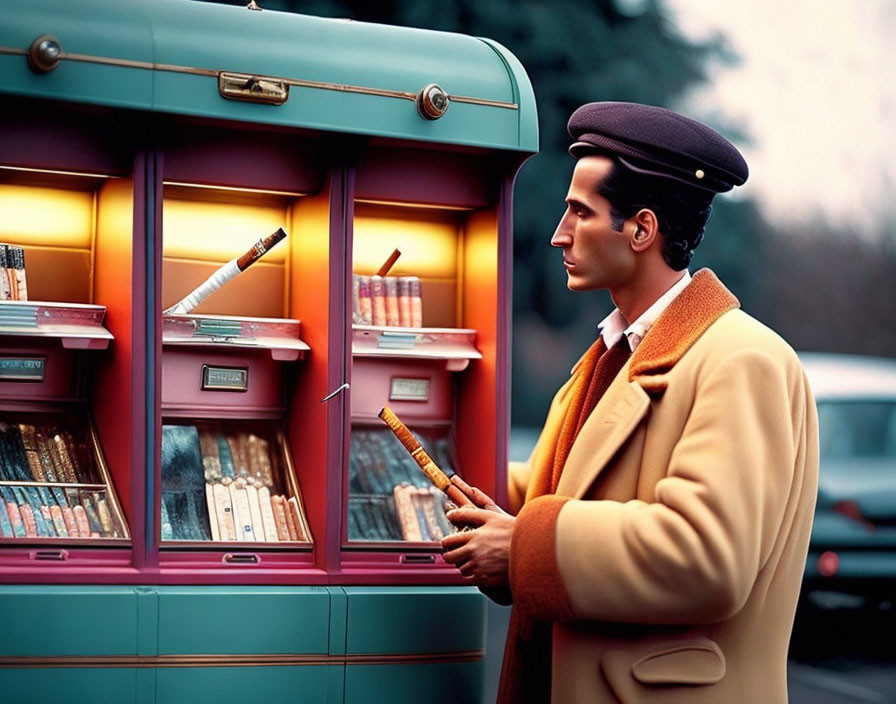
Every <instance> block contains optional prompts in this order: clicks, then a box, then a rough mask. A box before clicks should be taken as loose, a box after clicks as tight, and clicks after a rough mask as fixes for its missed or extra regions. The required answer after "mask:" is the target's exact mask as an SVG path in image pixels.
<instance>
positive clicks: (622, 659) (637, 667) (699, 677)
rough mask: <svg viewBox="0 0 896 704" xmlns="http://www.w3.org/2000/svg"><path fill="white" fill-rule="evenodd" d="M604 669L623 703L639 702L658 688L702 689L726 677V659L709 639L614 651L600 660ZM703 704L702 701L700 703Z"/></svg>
mask: <svg viewBox="0 0 896 704" xmlns="http://www.w3.org/2000/svg"><path fill="white" fill-rule="evenodd" d="M600 665H601V669H602V670H603V673H604V677H606V679H607V682H608V684H609V685H610V687H611V688H612V689H613V690H614V691H615V693H616V695H617V696H618V697H619V699H620V701H623V702H638V701H642V699H644V695H645V692H646V691H647V690H653V691H654V692H655V688H656V687H657V686H659V687H662V688H665V687H672V688H673V689H677V688H678V687H698V688H700V687H702V686H706V685H713V684H716V683H717V682H719V681H720V680H721V679H722V678H723V677H724V676H725V655H724V653H722V650H721V648H719V646H718V644H716V643H715V642H714V641H712V640H710V639H709V638H702V637H700V638H689V639H687V640H681V641H671V642H670V641H666V642H657V643H651V644H650V645H647V646H641V647H639V648H637V649H636V650H634V649H633V650H611V651H609V652H607V653H605V654H604V656H603V657H602V658H601V662H600ZM700 701H703V700H702V699H700Z"/></svg>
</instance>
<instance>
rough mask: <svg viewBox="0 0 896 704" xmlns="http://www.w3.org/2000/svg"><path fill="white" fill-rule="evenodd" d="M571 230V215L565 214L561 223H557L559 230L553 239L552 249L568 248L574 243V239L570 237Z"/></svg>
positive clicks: (555, 232) (555, 231)
mask: <svg viewBox="0 0 896 704" xmlns="http://www.w3.org/2000/svg"><path fill="white" fill-rule="evenodd" d="M570 232H571V228H570V224H569V213H568V212H567V213H564V214H563V217H562V218H560V222H559V223H557V229H556V230H554V236H553V237H551V246H552V247H567V246H569V245H570V244H571V243H572V237H571V235H570Z"/></svg>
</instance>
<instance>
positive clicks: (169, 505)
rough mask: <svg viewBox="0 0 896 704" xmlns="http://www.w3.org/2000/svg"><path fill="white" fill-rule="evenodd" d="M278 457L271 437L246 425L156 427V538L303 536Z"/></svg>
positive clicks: (249, 539)
mask: <svg viewBox="0 0 896 704" xmlns="http://www.w3.org/2000/svg"><path fill="white" fill-rule="evenodd" d="M278 464H279V463H278V459H277V454H276V453H273V452H271V448H270V441H269V440H268V439H266V438H265V437H262V436H260V435H258V434H255V433H252V432H248V431H245V430H241V429H232V428H226V429H225V428H223V427H220V426H217V425H164V426H162V505H161V519H162V521H161V522H162V540H203V541H204V540H213V541H223V542H264V543H279V542H295V541H298V542H307V541H310V540H311V537H310V534H309V531H308V527H307V524H306V522H305V517H304V513H303V511H302V508H301V505H300V504H299V501H298V498H297V497H296V496H294V495H290V492H289V491H288V490H286V489H285V486H284V485H285V483H284V482H283V481H282V480H281V475H282V473H283V470H282V469H281V468H279V467H278Z"/></svg>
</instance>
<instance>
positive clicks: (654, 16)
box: [219, 0, 896, 704]
mask: <svg viewBox="0 0 896 704" xmlns="http://www.w3.org/2000/svg"><path fill="white" fill-rule="evenodd" d="M219 1H221V2H225V3H226V4H233V5H245V4H246V2H247V0H235V1H231V0H219ZM257 2H258V4H259V5H260V6H261V7H262V8H265V9H269V10H285V11H290V12H299V13H303V14H310V15H317V16H323V17H340V18H346V19H353V20H359V21H364V22H376V23H383V24H393V25H404V26H410V27H420V28H426V29H434V30H442V31H450V32H460V33H464V34H470V35H473V36H483V37H489V38H491V39H493V40H496V41H498V42H500V43H501V44H503V45H504V46H506V47H507V48H508V49H510V50H511V51H512V52H513V53H514V54H515V55H516V56H517V58H519V59H520V61H521V62H522V63H523V65H524V66H525V68H526V70H527V71H528V73H529V76H530V78H531V80H532V83H533V86H534V89H535V96H536V100H537V103H538V112H539V115H538V117H539V127H540V142H541V144H540V152H539V153H538V154H537V155H536V156H534V157H532V158H531V159H530V160H529V161H528V162H527V163H526V164H525V165H524V166H523V168H522V170H521V172H520V174H519V177H518V179H517V184H516V190H515V208H514V277H513V278H514V283H513V286H514V288H513V309H514V315H513V367H512V425H513V431H512V436H511V440H512V443H511V455H512V456H513V457H514V458H522V457H524V456H525V454H526V453H527V451H528V449H529V447H531V444H532V442H533V439H534V435H533V434H534V432H535V429H537V428H538V427H540V425H541V423H542V421H543V420H544V417H545V414H546V412H547V408H548V404H549V402H550V399H551V397H552V395H553V393H554V391H555V390H556V389H557V387H558V386H559V385H560V384H561V383H562V382H563V381H564V380H565V379H566V378H567V377H568V374H569V369H570V367H571V366H572V364H573V363H574V362H575V360H576V359H577V358H578V357H579V356H580V355H581V353H582V352H583V351H584V350H585V349H586V347H587V346H588V345H589V344H590V342H591V341H592V340H593V338H594V335H595V326H596V323H597V322H598V321H600V320H601V319H602V318H603V317H604V316H605V315H606V314H607V313H609V311H610V310H611V309H612V304H611V302H610V300H609V297H608V296H607V295H606V294H605V293H603V292H595V293H589V294H583V293H575V294H573V293H571V292H570V291H568V290H567V288H566V274H565V271H564V269H563V267H562V265H561V256H560V252H559V250H554V249H552V248H551V246H550V243H549V241H550V237H551V235H552V233H553V231H554V227H555V225H556V223H557V221H558V220H559V218H560V216H561V214H562V212H563V210H564V202H563V199H564V196H565V194H566V189H567V186H568V183H569V177H570V175H571V173H572V168H573V160H572V159H571V158H570V157H569V156H568V155H567V151H566V149H567V146H568V144H569V137H568V135H567V133H566V121H567V119H568V118H569V115H570V114H571V113H572V111H573V110H574V109H575V108H577V107H578V106H579V105H581V104H583V103H586V102H591V101H598V100H618V101H634V102H642V103H649V104H653V105H659V106H664V107H668V108H672V109H676V110H679V111H681V112H684V113H685V114H687V115H690V116H691V117H694V118H697V119H699V120H702V121H704V122H706V123H708V124H709V125H711V126H713V127H715V128H716V129H717V130H718V131H720V132H722V133H723V134H724V135H726V136H727V137H728V138H729V139H730V140H731V141H732V142H734V143H735V144H736V145H737V146H738V147H739V148H740V149H741V150H742V151H743V153H744V155H745V156H746V158H747V161H748V163H749V164H750V171H751V175H750V179H749V180H748V182H747V184H746V185H745V186H744V187H742V188H739V189H736V191H735V192H734V193H732V194H727V195H724V196H720V197H717V198H716V199H715V204H714V210H713V215H712V218H711V220H710V222H709V225H708V227H707V232H706V238H705V239H704V241H703V243H702V244H701V245H700V247H699V248H698V250H697V253H696V256H695V259H694V262H693V265H692V267H691V270H692V271H694V270H695V269H697V268H700V267H704V266H707V267H710V268H712V269H713V270H714V271H715V272H716V273H717V274H718V275H719V276H720V277H721V279H722V280H723V281H724V282H725V283H726V284H727V285H728V287H729V288H731V290H732V291H733V292H734V293H735V294H736V295H737V296H738V298H739V299H740V300H741V303H742V306H743V308H744V309H745V310H746V311H747V312H749V313H751V314H752V315H753V316H755V317H757V318H759V319H760V320H762V321H763V322H765V323H766V324H767V325H769V326H770V327H772V328H773V329H775V330H777V331H778V332H779V333H780V334H781V335H783V336H784V337H785V338H786V339H787V340H788V341H789V342H790V343H791V344H792V345H793V347H794V348H796V349H797V350H800V351H809V350H811V351H819V352H832V353H848V354H860V355H874V356H878V357H889V358H896V324H894V323H896V231H894V230H896V228H894V224H896V205H894V188H893V187H894V184H896V138H894V130H893V128H892V124H893V122H894V121H896V68H894V66H896V62H894V52H893V41H892V37H893V36H896V2H893V0H823V1H822V2H818V0H788V1H787V2H779V1H776V0H750V2H718V1H717V0H490V1H489V2H482V1H481V0H450V1H449V0H406V1H404V2H403V1H401V0H380V1H379V2H369V1H368V0H257ZM449 91H450V88H449ZM887 408H888V409H892V408H896V396H894V398H893V399H890V400H889V401H888V406H887ZM888 412H890V411H888ZM893 414H894V416H896V412H893ZM894 421H896V418H894ZM894 427H896V422H894ZM894 465H896V463H894V462H893V458H892V457H889V458H887V463H886V465H885V466H886V468H887V469H886V471H887V472H888V476H891V477H896V466H894ZM823 469H824V468H823ZM851 471H852V470H851ZM873 481H877V480H873ZM892 483H893V480H892V479H890V484H891V486H890V491H891V492H892V499H893V500H892V501H890V503H889V509H888V511H889V512H888V513H887V514H886V516H885V517H884V518H883V519H882V520H881V522H879V523H878V524H875V525H872V524H871V522H870V521H868V520H867V516H863V515H861V514H860V513H859V514H856V511H857V510H859V509H858V508H857V506H858V505H857V504H856V502H855V501H852V502H847V503H844V502H839V503H836V502H834V501H833V500H832V501H831V503H832V506H833V507H832V511H831V516H832V517H835V518H836V519H837V520H843V521H848V520H852V521H853V523H855V524H856V525H858V524H859V519H860V521H861V522H862V526H863V527H864V528H867V531H868V535H866V536H865V538H863V539H868V540H869V541H874V540H878V542H880V540H879V539H881V538H883V536H884V534H885V533H886V534H888V535H893V534H894V532H896V511H893V509H894V508H896V490H894V488H893V486H892ZM872 488H874V489H877V486H874V485H873V486H872ZM876 493H877V495H878V497H880V496H881V495H882V494H881V492H880V491H879V490H877V491H876ZM841 505H848V507H849V508H850V511H852V515H851V516H850V517H846V518H845V517H844V515H841V514H842V513H843V512H842V511H840V513H838V511H839V510H840V509H838V506H841ZM817 522H818V521H817ZM855 529H856V528H855V526H852V527H851V528H848V530H853V531H854V530H855ZM866 544H870V543H866ZM864 549H866V548H864V547H860V550H864ZM886 549H887V550H891V549H892V548H890V547H887V548H886ZM889 554H893V553H889ZM866 576H869V577H870V578H871V581H872V582H875V580H876V584H878V585H881V584H883V585H884V586H885V589H886V590H887V592H886V594H885V595H884V596H885V598H884V599H883V600H882V603H883V604H884V605H885V606H880V605H878V607H877V608H878V610H877V611H873V612H870V613H867V612H866V613H861V614H859V613H856V612H854V611H851V610H848V609H847V610H843V611H841V610H830V612H829V613H821V612H819V611H818V610H816V611H814V612H812V613H810V614H807V615H805V616H803V615H801V616H800V618H799V619H798V622H797V628H796V630H795V633H794V643H793V649H792V656H793V657H792V659H791V662H790V665H789V670H788V673H789V679H790V698H791V702H793V703H794V704H801V703H808V702H812V704H841V703H844V704H845V703H846V702H894V701H896V668H894V667H893V664H894V657H893V648H892V645H891V643H892V635H891V634H892V630H891V629H892V624H893V618H892V616H893V611H892V609H893V608H894V604H896V594H892V593H891V592H892V584H893V582H892V581H889V582H882V581H881V580H880V577H879V576H877V577H875V576H874V575H873V574H872V573H871V572H869V573H868V574H867V575H866ZM840 601H841V602H842V599H841V600H840ZM827 602H828V603H838V602H837V600H836V599H834V600H833V601H832V600H831V598H828V600H827ZM881 608H884V609H885V610H889V613H886V614H883V613H882V612H881V611H880V609H881ZM821 611H823V610H821ZM881 615H886V616H888V617H889V620H883V621H882V620H881V618H880V617H881ZM504 617H505V614H502V613H500V612H494V613H493V612H490V616H489V618H490V624H489V632H490V638H492V639H493V640H491V641H490V643H489V661H490V663H492V664H493V665H495V667H492V666H491V665H489V668H490V675H489V681H488V682H487V686H488V687H489V688H493V687H494V684H495V683H494V677H496V674H497V670H496V667H497V664H499V663H500V648H501V646H502V642H503V631H502V628H503V626H504V624H505V623H506V621H502V619H503V618H504ZM492 619H494V623H493V622H492ZM875 631H877V632H876V633H875ZM486 700H489V696H488V693H487V696H486Z"/></svg>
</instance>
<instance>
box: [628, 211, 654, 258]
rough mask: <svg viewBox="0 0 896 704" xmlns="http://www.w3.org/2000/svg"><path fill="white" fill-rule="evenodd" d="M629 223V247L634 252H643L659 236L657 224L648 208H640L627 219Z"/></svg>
mask: <svg viewBox="0 0 896 704" xmlns="http://www.w3.org/2000/svg"><path fill="white" fill-rule="evenodd" d="M629 222H630V223H631V227H632V231H631V240H630V241H631V245H632V249H633V250H635V251H636V252H643V251H645V250H647V249H649V248H650V247H651V245H653V243H654V242H656V241H657V239H658V238H659V234H660V229H659V222H658V221H657V218H656V213H654V212H653V211H652V210H650V209H649V208H641V210H639V211H638V212H637V213H635V214H634V215H633V216H632V217H630V218H629Z"/></svg>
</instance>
